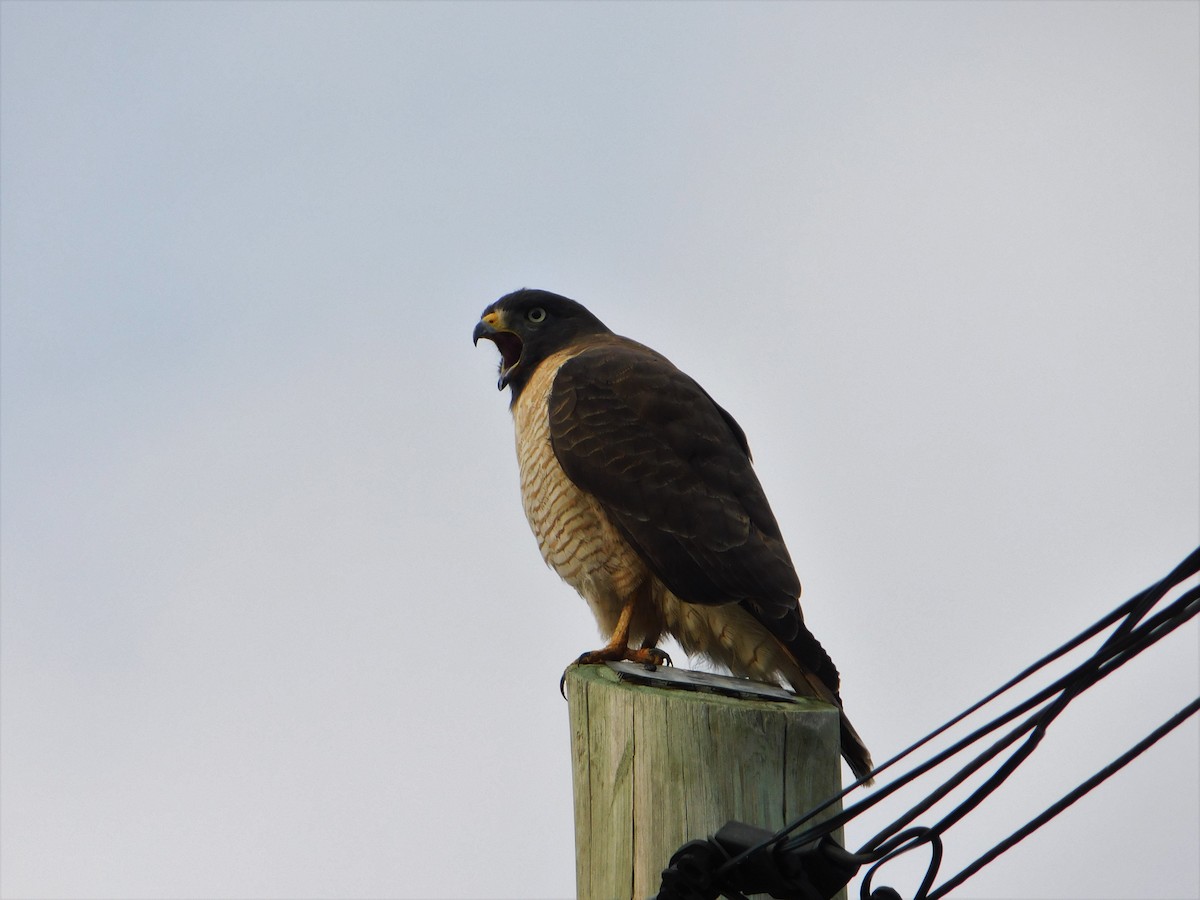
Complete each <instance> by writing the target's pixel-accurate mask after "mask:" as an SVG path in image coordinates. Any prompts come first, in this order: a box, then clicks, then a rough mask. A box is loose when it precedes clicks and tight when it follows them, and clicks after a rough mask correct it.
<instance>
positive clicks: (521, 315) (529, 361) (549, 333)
mask: <svg viewBox="0 0 1200 900" xmlns="http://www.w3.org/2000/svg"><path fill="white" fill-rule="evenodd" d="M597 334H612V332H611V331H610V330H609V329H608V327H607V326H605V324H604V323H603V322H601V321H600V320H599V319H597V318H596V317H595V316H593V315H592V314H591V313H590V312H588V311H587V309H586V308H585V307H584V306H583V305H582V304H579V303H576V302H575V301H574V300H568V299H567V298H566V297H561V296H559V295H558V294H552V293H550V292H549V291H537V290H531V289H529V288H523V289H522V290H519V291H513V292H512V293H511V294H506V295H505V296H503V297H501V298H500V299H499V300H497V301H496V302H495V303H493V304H491V305H490V306H488V308H487V309H485V310H484V311H483V314H482V315H481V316H480V317H479V324H478V325H476V326H475V331H474V333H473V334H472V335H471V337H472V338H473V339H474V341H475V343H476V344H478V343H479V339H480V338H486V339H487V340H489V341H491V342H492V343H494V344H495V345H496V348H497V349H498V350H499V351H500V380H499V381H498V382H497V384H496V386H497V387H498V388H501V389H503V388H504V387H506V386H508V387H511V388H512V396H513V400H514V401H515V400H516V398H517V395H518V394H519V393H520V392H521V389H522V388H523V387H525V385H526V383H527V382H528V381H529V376H530V375H531V374H532V373H533V370H534V369H536V368H537V367H538V363H540V362H541V361H542V360H544V359H545V358H546V357H548V356H550V355H551V354H553V353H556V352H558V351H559V350H562V349H563V348H564V347H569V346H570V345H571V344H573V343H575V342H576V341H578V340H579V339H580V338H584V337H588V336H589V335H597Z"/></svg>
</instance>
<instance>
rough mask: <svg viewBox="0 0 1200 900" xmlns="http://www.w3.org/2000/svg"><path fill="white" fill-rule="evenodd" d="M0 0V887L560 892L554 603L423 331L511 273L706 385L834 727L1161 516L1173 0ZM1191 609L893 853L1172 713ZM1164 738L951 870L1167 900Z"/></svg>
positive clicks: (1093, 579)
mask: <svg viewBox="0 0 1200 900" xmlns="http://www.w3.org/2000/svg"><path fill="white" fill-rule="evenodd" d="M0 16H2V22H0V25H2V28H0V111H2V119H0V177H2V183H3V188H2V192H0V199H2V205H0V216H2V219H0V251H2V258H0V263H2V266H0V279H2V280H0V301H2V302H0V315H2V320H0V326H2V327H0V342H2V343H0V401H2V404H3V409H2V412H3V416H2V419H0V428H2V432H0V449H2V453H0V466H2V469H0V474H2V479H3V484H2V487H3V490H2V492H0V504H2V507H0V512H2V518H0V525H2V532H0V538H2V543H3V545H2V552H0V561H2V569H0V577H2V581H0V586H2V590H3V595H2V600H3V605H2V609H0V615H2V621H0V626H2V627H0V644H2V653H0V675H2V679H0V691H2V693H0V726H2V731H0V779H2V782H0V867H2V868H0V891H2V893H3V895H4V896H5V897H11V898H35V897H97V898H99V897H105V898H111V897H125V898H152V897H162V898H199V897H214V898H234V897H238V898H242V897H245V898H284V897H330V898H357V897H362V898H384V897H396V898H418V897H426V898H517V897H525V898H561V897H567V896H570V895H572V894H573V891H574V851H573V835H572V814H571V783H570V760H569V754H568V740H569V736H568V728H567V708H566V705H565V704H564V703H563V701H562V699H561V698H560V697H559V695H558V678H559V675H560V673H561V672H562V669H563V667H564V665H565V664H566V663H567V662H568V661H569V660H571V659H573V658H574V657H575V656H576V655H578V654H579V653H580V652H581V651H583V650H587V649H592V648H593V647H595V646H596V645H597V633H596V629H595V625H594V623H593V621H592V619H591V616H590V613H589V612H588V610H587V607H586V605H585V604H584V603H583V601H582V600H580V599H579V598H578V597H577V596H576V595H575V594H574V593H573V592H572V591H571V589H570V588H568V587H567V586H565V585H563V584H562V583H561V582H559V581H558V579H557V578H556V577H555V576H554V574H553V573H551V572H550V571H548V570H547V569H546V568H545V567H544V566H543V564H542V563H541V561H540V559H539V557H538V553H537V550H536V546H535V543H534V541H533V538H532V536H531V535H530V533H529V530H528V527H527V525H526V523H525V521H524V518H523V515H522V513H521V509H520V504H519V499H518V489H517V475H516V463H515V459H514V453H513V447H512V431H511V421H510V416H509V412H508V409H507V395H502V394H499V393H498V392H497V391H496V389H495V367H496V353H495V350H494V348H493V347H492V346H491V345H489V344H481V345H480V346H479V347H478V348H475V347H472V346H471V341H470V333H471V329H472V327H473V326H474V324H475V322H476V321H477V319H478V316H479V313H480V311H481V310H482V309H483V307H484V306H485V305H486V304H487V303H489V302H490V301H491V300H493V299H495V298H496V297H498V296H499V295H501V294H503V293H505V292H507V291H510V290H512V289H514V288H517V287H520V286H525V285H528V286H534V287H542V288H547V289H550V290H555V291H558V292H560V293H565V294H567V295H569V296H571V297H574V298H575V299H577V300H580V301H581V302H583V303H585V304H587V305H588V306H589V307H590V308H591V309H592V310H593V311H594V312H595V313H596V314H597V315H598V316H600V318H601V319H603V320H604V321H605V322H607V323H608V324H609V325H610V326H611V327H612V328H614V329H615V330H617V331H618V332H621V333H623V334H627V335H629V336H631V337H634V338H637V339H638V340H641V341H643V342H644V343H648V344H650V345H651V346H653V347H655V348H657V349H659V350H660V351H662V352H663V353H665V354H666V355H667V356H669V357H670V358H671V359H672V360H673V361H674V362H676V363H677V364H678V365H679V366H680V367H682V368H683V369H684V370H686V371H688V372H689V373H691V374H692V375H693V376H695V377H696V378H697V379H698V380H699V381H700V382H701V383H702V384H703V385H704V386H705V387H706V388H707V389H708V390H709V392H710V393H711V394H712V395H713V396H714V397H715V398H716V399H717V401H718V402H720V403H721V404H722V405H723V406H725V407H726V408H727V409H729V410H730V411H731V412H732V413H733V414H734V415H735V416H736V417H737V418H738V420H739V421H740V422H741V424H742V426H743V427H744V428H745V430H746V432H747V434H748V436H749V439H750V443H751V446H752V448H753V450H754V454H755V460H756V463H757V466H758V471H759V475H760V477H761V480H762V481H763V483H764V485H765V487H766V490H767V493H768V495H769V497H770V498H771V502H772V505H773V507H774V510H775V513H776V515H777V517H778V519H779V520H780V524H781V526H782V529H783V532H784V535H785V537H786V538H787V540H788V544H789V546H790V548H791V552H792V556H793V557H794V559H795V561H796V565H797V568H798V570H799V573H800V577H801V580H802V581H803V583H804V609H805V614H806V617H807V619H808V621H809V623H810V625H811V627H812V628H813V630H814V631H815V632H816V633H817V635H818V636H819V637H820V639H821V640H822V642H823V643H824V644H825V646H826V647H827V648H828V649H829V651H830V653H831V654H832V656H833V657H834V659H835V661H836V662H837V664H838V666H839V668H840V669H841V670H842V673H843V680H844V691H843V694H844V697H845V700H846V704H847V707H848V709H849V710H850V712H851V716H852V718H853V720H854V722H855V724H856V725H857V727H858V729H859V730H860V731H861V732H862V734H863V736H864V737H865V738H866V740H867V742H868V743H869V744H870V746H871V748H872V750H873V751H874V754H875V758H876V759H877V760H878V759H883V758H886V757H888V756H890V755H891V754H892V753H894V752H895V751H896V750H898V749H900V748H901V747H903V746H904V745H906V744H907V743H909V742H910V741H911V740H913V739H914V738H915V737H917V736H919V735H920V734H923V733H925V732H926V731H928V730H930V729H932V728H933V727H935V726H936V725H938V724H940V723H941V722H942V721H944V720H945V719H946V718H948V717H949V716H950V715H952V714H953V713H955V712H957V711H958V710H960V709H962V708H963V707H965V706H966V705H967V704H969V703H970V702H972V701H973V700H975V699H976V698H978V697H979V696H981V695H983V694H984V693H986V692H987V691H989V690H991V689H992V688H993V687H995V686H996V685H998V684H999V683H1001V682H1002V681H1004V680H1005V679H1006V678H1007V677H1008V676H1009V675H1011V674H1013V673H1014V672H1016V671H1017V670H1019V669H1020V668H1022V667H1023V666H1024V665H1026V664H1027V663H1029V662H1031V661H1032V660H1033V659H1035V658H1036V657H1038V656H1040V655H1041V654H1042V653H1044V652H1046V651H1047V650H1049V649H1051V648H1052V647H1054V646H1056V645H1057V644H1059V643H1061V642H1062V641H1063V640H1065V639H1066V638H1068V637H1070V636H1071V635H1073V634H1075V633H1077V632H1078V631H1080V630H1082V629H1083V628H1084V627H1085V626H1086V625H1088V624H1090V623H1091V622H1092V621H1094V620H1096V619H1097V618H1099V617H1100V616H1101V615H1102V614H1104V613H1105V612H1107V611H1108V610H1110V609H1111V608H1113V607H1115V606H1116V605H1117V604H1118V603H1120V602H1121V601H1123V600H1125V599H1126V598H1127V597H1129V596H1130V595H1132V594H1134V593H1135V592H1137V591H1138V590H1140V589H1141V588H1143V587H1145V586H1146V585H1148V584H1150V583H1151V582H1153V581H1155V580H1157V579H1158V578H1160V577H1161V576H1162V575H1164V574H1165V573H1166V572H1167V571H1168V570H1169V569H1170V568H1171V567H1173V566H1174V565H1175V564H1176V563H1177V562H1178V561H1179V560H1180V559H1182V558H1183V557H1184V556H1185V555H1186V554H1187V553H1188V552H1190V551H1191V550H1192V549H1194V548H1195V546H1196V545H1197V543H1198V541H1200V473H1198V468H1200V466H1198V462H1197V460H1198V459H1200V412H1198V410H1200V366H1198V359H1200V353H1198V333H1200V321H1198V318H1200V315H1198V311H1200V234H1198V221H1200V213H1198V210H1200V62H1198V60H1200V5H1198V4H1197V3H1194V2H1171V3H1155V2H1132V3H1119V2H1109V3H1062V4H1055V3H987V2H976V3H901V2H894V3H879V4H868V3H862V4H854V3H845V4H824V3H819V2H810V3H769V4H761V5H759V4H739V5H734V4H725V3H705V4H681V3H636V4H632V3H631V4H618V3H586V4H583V3H528V4H517V3H500V2H497V3H485V4H473V3H433V4H422V3H370V4H362V5H357V4H351V3H337V4H325V3H315V2H314V3H305V4H284V3H261V4H256V3H203V2H197V3H186V4H184V3H129V4H124V3H105V2H93V3H80V4H67V3H53V2H36V3H32V2H16V0H6V2H4V3H3V4H2V5H0ZM1198 643H1200V642H1198V640H1197V631H1196V626H1195V624H1194V623H1193V624H1192V625H1190V626H1189V627H1188V628H1187V629H1184V630H1183V631H1181V632H1179V633H1178V634H1176V635H1175V636H1174V637H1172V638H1171V639H1168V640H1167V641H1165V642H1164V643H1163V644H1161V645H1160V646H1159V647H1158V648H1157V649H1156V650H1154V651H1152V652H1151V653H1150V654H1148V655H1147V657H1146V658H1145V659H1144V660H1143V659H1139V660H1138V661H1137V662H1136V663H1134V664H1132V665H1130V666H1129V667H1127V669H1125V670H1122V671H1121V673H1120V674H1119V675H1118V676H1116V677H1115V679H1114V683H1113V684H1112V685H1109V684H1108V683H1107V682H1106V683H1105V685H1104V686H1102V687H1101V688H1098V689H1097V691H1096V692H1095V693H1096V696H1095V697H1092V696H1091V695H1089V696H1088V697H1086V698H1084V699H1083V700H1081V701H1080V702H1079V703H1078V704H1076V705H1075V706H1073V707H1072V708H1071V710H1070V711H1069V712H1068V714H1067V715H1065V716H1064V717H1063V718H1062V719H1061V720H1060V721H1059V722H1058V723H1056V725H1055V727H1054V729H1053V730H1052V731H1051V734H1050V736H1049V737H1048V738H1047V741H1046V744H1045V746H1044V748H1043V749H1042V750H1039V753H1038V755H1037V756H1036V757H1035V760H1034V762H1033V763H1031V765H1030V768H1029V769H1028V770H1026V771H1023V772H1022V778H1021V780H1020V781H1019V782H1018V783H1016V784H1015V785H1013V786H1012V788H1011V789H1010V790H1006V791H1005V792H1004V793H1002V794H1001V795H999V796H998V797H996V798H995V799H994V800H993V801H992V802H990V803H989V804H988V805H987V806H985V807H984V808H983V809H981V810H980V811H979V812H978V813H976V814H975V815H973V816H971V817H970V818H969V819H968V820H966V821H965V822H964V823H963V824H962V825H961V826H959V828H958V829H955V831H954V832H952V833H951V835H950V837H949V838H948V845H947V862H946V864H945V871H946V872H947V873H949V872H953V871H957V869H958V868H960V867H961V865H963V864H965V863H966V862H968V861H969V860H970V859H971V858H973V856H974V855H976V854H977V853H978V852H979V851H981V850H982V849H985V848H986V847H988V846H990V845H991V844H992V843H994V842H995V841H996V840H998V839H1000V838H1001V837H1003V836H1005V835H1006V834H1007V833H1008V832H1009V831H1011V830H1012V829H1013V828H1015V827H1016V826H1017V825H1019V824H1021V823H1022V822H1023V821H1024V820H1025V819H1026V818H1028V817H1029V816H1031V815H1033V814H1034V813H1036V812H1037V811H1039V810H1040V809H1042V808H1043V807H1044V806H1046V805H1048V804H1049V803H1050V802H1051V801H1052V800H1054V799H1055V798H1057V796H1058V795H1059V794H1061V793H1062V792H1063V791H1065V790H1066V789H1068V788H1070V787H1072V786H1073V785H1075V784H1076V783H1077V782H1079V781H1081V780H1083V778H1085V777H1086V776H1087V775H1089V774H1091V772H1092V771H1094V770H1095V769H1097V768H1099V767H1100V766H1101V765H1103V764H1104V763H1106V762H1107V761H1109V760H1110V759H1112V758H1113V757H1114V756H1116V755H1117V754H1118V753H1120V752H1121V751H1123V750H1124V749H1126V748H1127V747H1129V746H1131V745H1132V744H1134V743H1135V742H1136V741H1137V740H1138V739H1139V738H1141V737H1142V736H1143V735H1144V734H1146V733H1147V732H1149V731H1150V730H1151V729H1152V728H1153V727H1154V726H1156V725H1157V724H1159V723H1160V722H1162V721H1164V720H1165V719H1166V718H1168V717H1169V716H1170V715H1171V714H1172V713H1174V712H1175V711H1177V710H1178V709H1179V708H1181V707H1182V706H1184V705H1185V704H1186V703H1187V702H1188V701H1190V700H1191V699H1192V698H1193V697H1195V695H1196V692H1197V687H1198V685H1200V662H1198V655H1200V653H1198V649H1197V648H1198ZM1198 736H1200V727H1198V726H1197V723H1196V720H1195V719H1193V720H1191V721H1190V722H1189V723H1188V724H1187V725H1186V726H1185V727H1184V728H1182V729H1180V730H1179V731H1177V732H1176V733H1174V734H1173V735H1172V736H1171V737H1169V738H1168V739H1166V740H1164V741H1163V742H1162V743H1161V744H1160V745H1159V746H1157V747H1156V748H1154V749H1153V750H1152V751H1151V752H1150V753H1149V754H1147V755H1146V756H1145V757H1143V758H1142V759H1141V760H1139V761H1138V762H1137V763H1135V764H1133V765H1132V766H1130V768H1129V769H1127V770H1125V771H1124V772H1122V773H1121V774H1120V775H1118V776H1117V777H1116V778H1115V779H1113V780H1112V781H1111V782H1109V783H1107V784H1106V785H1105V786H1103V787H1102V788H1101V789H1100V790H1098V791H1097V792H1096V793H1094V794H1093V795H1090V796H1089V797H1087V798H1086V799H1084V800H1083V801H1081V802H1080V803H1079V804H1077V805H1076V806H1075V807H1073V808H1072V809H1071V810H1070V811H1069V812H1068V813H1067V814H1065V815H1063V816H1062V817H1061V818H1060V819H1058V820H1056V821H1055V822H1054V823H1053V824H1052V825H1051V826H1049V827H1047V828H1045V829H1043V830H1042V831H1041V832H1039V833H1038V834H1036V835H1035V836H1034V837H1032V838H1030V839H1029V840H1027V841H1025V842H1024V843H1023V844H1021V845H1020V846H1019V847H1018V848H1017V849H1015V850H1014V851H1012V852H1010V853H1008V854H1006V855H1005V856H1003V857H1001V858H1000V860H998V861H997V862H996V863H994V864H993V865H991V866H990V867H988V868H987V869H985V870H984V871H983V872H982V873H980V874H979V875H978V876H976V877H975V878H974V879H973V880H971V881H970V882H968V883H967V885H966V886H964V888H963V889H962V890H961V891H960V892H959V894H958V895H956V896H963V897H967V898H1031V900H1032V898H1041V900H1044V898H1058V900H1065V898H1098V900H1103V898H1114V900H1115V898H1160V900H1162V898H1189V897H1190V898H1194V897H1197V896H1200V875H1198V874H1197V873H1198V871H1200V858H1198V851H1197V847H1200V812H1198V810H1200V784H1198V775H1197V759H1198V758H1200V741H1198ZM901 811H902V810H901V809H899V808H898V807H896V806H892V807H891V808H890V812H891V813H892V814H893V815H896V814H899V812H901ZM882 821H884V817H883V816H875V817H874V818H872V819H871V821H870V822H864V823H861V824H858V825H852V826H851V827H850V828H849V829H848V834H847V837H848V839H849V842H850V843H852V844H854V843H855V842H856V841H857V842H859V843H861V842H862V841H865V840H866V839H867V838H869V837H870V836H871V834H873V830H872V828H871V826H872V825H875V826H876V827H878V826H879V825H880V824H881V823H882ZM702 836H703V835H697V837H702ZM664 863H665V860H664ZM895 871H896V873H897V875H896V877H895V878H892V879H890V880H891V882H892V883H895V884H896V886H897V887H900V888H902V889H907V890H911V883H909V882H905V880H904V878H902V877H900V873H901V871H902V870H901V868H897V869H896V870H895ZM888 882H889V879H887V878H877V881H876V883H877V884H878V883H888Z"/></svg>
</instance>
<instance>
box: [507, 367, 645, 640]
mask: <svg viewBox="0 0 1200 900" xmlns="http://www.w3.org/2000/svg"><path fill="white" fill-rule="evenodd" d="M575 352H577V351H572V350H565V351H561V352H559V353H556V354H554V355H553V356H550V357H548V358H547V359H546V360H545V361H543V362H542V364H541V365H539V366H538V368H537V371H535V372H534V374H533V376H532V377H531V378H530V380H529V383H528V384H527V385H526V386H525V388H524V390H522V391H521V394H520V396H519V397H518V398H517V403H516V405H515V406H514V407H513V423H514V425H515V428H516V439H517V463H518V465H519V466H520V470H521V502H522V504H523V505H524V507H525V517H526V518H527V519H528V520H529V527H530V528H531V529H532V530H533V534H534V537H536V538H537V542H538V549H540V550H541V552H542V558H543V559H544V560H545V561H546V564H547V565H549V566H550V568H552V569H554V571H555V572H557V573H558V574H559V576H560V577H561V578H562V579H563V580H564V581H565V582H567V584H569V585H571V587H573V588H575V590H576V591H578V592H579V594H580V595H581V596H582V597H583V598H584V599H585V600H587V602H588V605H589V606H590V607H591V609H592V614H593V615H594V616H595V617H596V622H597V624H598V625H599V626H600V631H601V633H602V634H603V635H604V636H605V637H606V638H607V637H609V636H610V635H611V634H612V632H613V629H614V628H615V627H616V624H617V619H618V617H619V616H620V612H621V607H622V605H623V603H624V601H625V600H626V599H628V598H629V597H630V596H631V595H632V594H633V593H634V592H635V591H637V590H638V589H639V587H642V586H644V585H646V583H647V580H648V579H649V577H650V573H649V571H648V570H647V568H646V565H645V564H644V563H643V562H642V560H641V558H640V557H639V556H638V555H637V553H635V552H634V550H633V548H632V547H630V546H629V543H628V542H627V541H626V540H625V539H624V538H623V537H622V536H621V534H620V533H619V532H618V531H617V530H616V528H615V527H614V526H613V524H612V522H611V521H610V520H609V518H608V516H607V515H606V514H605V512H604V510H603V509H602V508H601V506H600V504H599V503H597V502H596V500H595V499H594V498H593V497H592V496H590V495H589V494H585V493H584V492H583V491H581V490H579V488H577V487H576V486H575V484H574V482H572V481H571V479H570V478H568V477H567V475H566V473H565V472H564V471H563V469H562V466H560V465H559V463H558V459H557V458H556V457H555V455H554V448H553V447H552V446H551V444H550V420H549V415H548V406H549V399H550V390H551V388H552V387H553V386H554V376H555V374H556V373H557V372H558V369H559V367H560V366H561V365H562V364H563V363H564V362H566V361H567V360H568V359H570V358H571V357H572V356H573V355H574V354H575ZM649 612H650V611H649V610H645V611H644V613H649ZM639 618H642V617H641V616H639ZM651 628H653V626H652V625H650V623H648V622H646V623H643V627H642V628H641V629H639V630H643V631H645V630H649V629H651Z"/></svg>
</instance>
